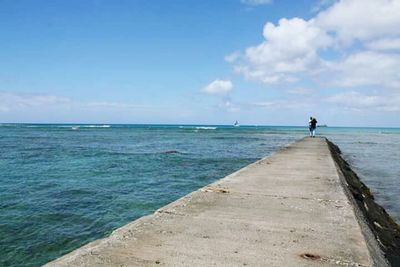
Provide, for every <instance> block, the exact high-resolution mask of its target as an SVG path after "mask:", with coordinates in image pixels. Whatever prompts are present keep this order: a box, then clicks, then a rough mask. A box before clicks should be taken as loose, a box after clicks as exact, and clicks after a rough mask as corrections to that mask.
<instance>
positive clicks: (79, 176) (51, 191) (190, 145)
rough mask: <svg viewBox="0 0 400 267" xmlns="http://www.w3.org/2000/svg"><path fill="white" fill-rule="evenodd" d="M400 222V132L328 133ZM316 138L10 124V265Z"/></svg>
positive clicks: (2, 166)
mask: <svg viewBox="0 0 400 267" xmlns="http://www.w3.org/2000/svg"><path fill="white" fill-rule="evenodd" d="M319 132H320V134H324V135H326V136H327V137H329V138H330V139H332V140H333V141H334V142H336V143H337V144H338V145H339V146H340V147H341V149H342V150H343V152H344V155H345V157H346V158H347V159H348V160H349V161H350V162H351V163H352V164H353V165H354V166H355V168H356V170H357V171H358V173H359V174H360V176H361V177H362V179H363V180H364V181H365V182H366V183H367V184H368V185H369V186H370V187H371V189H372V191H373V192H374V193H375V194H376V195H377V198H378V201H379V202H380V203H382V204H383V205H384V206H385V207H386V208H387V209H388V210H389V211H390V213H391V214H392V215H393V216H394V217H396V219H398V220H399V219H400V204H399V203H400V197H399V195H400V194H398V192H399V187H400V186H399V183H398V178H399V173H400V165H399V163H398V162H399V161H398V159H399V158H400V154H399V153H400V147H399V146H400V129H372V128H330V127H329V128H319ZM305 134H307V129H306V128H301V127H230V126H207V127H200V126H179V125H66V124H63V125H61V124H58V125H51V124H42V125H39V124H32V125H29V124H1V125H0V266H40V265H41V264H43V263H46V262H48V261H50V260H52V259H54V258H57V257H58V256H60V255H62V254H65V253H66V252H68V251H71V250H73V249H75V248H77V247H79V246H80V245H82V244H85V243H87V242H89V241H91V240H94V239H97V238H100V237H103V236H105V235H107V234H109V233H110V232H111V231H112V230H113V229H115V228H117V227H120V226H122V225H124V224H125V223H127V222H129V221H132V220H134V219H136V218H138V217H141V216H143V215H145V214H149V213H151V212H153V211H155V210H156V209H158V208H159V207H161V206H163V205H165V204H167V203H169V202H171V201H173V200H175V199H177V198H179V197H181V196H183V195H185V194H187V193H189V192H191V191H193V190H195V189H197V188H199V187H202V186H204V185H206V184H208V183H210V182H213V181H215V180H216V179H219V178H222V177H224V176H225V175H227V174H229V173H232V172H233V171H235V170H238V169H239V168H241V167H243V166H246V165H247V164H249V163H251V162H254V161H255V160H257V159H259V158H261V157H263V156H266V155H269V154H271V153H272V152H273V151H275V150H277V149H279V148H280V147H282V146H284V145H287V144H288V143H290V142H293V141H295V140H297V139H299V138H301V137H303V136H304V135H305Z"/></svg>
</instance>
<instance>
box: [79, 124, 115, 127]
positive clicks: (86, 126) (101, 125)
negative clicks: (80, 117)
mask: <svg viewBox="0 0 400 267" xmlns="http://www.w3.org/2000/svg"><path fill="white" fill-rule="evenodd" d="M80 127H84V128H110V127H111V125H107V124H105V125H81V126H80Z"/></svg>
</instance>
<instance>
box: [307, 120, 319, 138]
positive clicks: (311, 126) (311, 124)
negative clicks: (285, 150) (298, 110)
mask: <svg viewBox="0 0 400 267" xmlns="http://www.w3.org/2000/svg"><path fill="white" fill-rule="evenodd" d="M308 127H309V129H310V137H315V129H316V128H317V119H316V118H313V117H310V120H309V121H308Z"/></svg>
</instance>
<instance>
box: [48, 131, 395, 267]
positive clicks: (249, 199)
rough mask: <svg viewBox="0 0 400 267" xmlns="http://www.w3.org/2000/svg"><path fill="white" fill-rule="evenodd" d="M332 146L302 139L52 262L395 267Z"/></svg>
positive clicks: (71, 264) (81, 264) (152, 264)
mask: <svg viewBox="0 0 400 267" xmlns="http://www.w3.org/2000/svg"><path fill="white" fill-rule="evenodd" d="M332 146H334V145H333V144H331V143H330V142H329V141H327V140H326V139H325V138H304V139H302V140H299V141H297V142H295V143H293V144H291V145H289V146H288V147H285V148H283V149H281V150H279V151H277V152H276V153H274V154H273V155H271V156H269V157H266V158H264V159H261V160H259V161H257V162H255V163H253V164H250V165H248V166H247V167H245V168H243V169H241V170H239V171H237V172H235V173H233V174H231V175H228V176H227V177H225V178H223V179H221V180H218V181H216V182H214V183H212V184H210V185H208V186H206V187H203V188H201V189H199V190H197V191H194V192H192V193H190V194H188V195H186V196H184V197H182V198H180V199H178V200H177V201H175V202H173V203H171V204H169V205H167V206H164V207H162V208H160V209H159V210H157V211H156V212H155V213H154V214H152V215H148V216H145V217H142V218H140V219H137V220H135V221H133V222H131V223H129V224H127V225H125V226H123V227H121V228H119V229H117V230H115V231H114V232H113V233H112V234H111V235H110V236H109V237H106V238H104V239H99V240H96V241H93V242H91V243H88V244H87V245H85V246H83V247H81V248H79V249H76V250H75V251H72V252H70V253H69V254H66V255H64V256H63V257H61V258H59V259H56V260H54V261H52V262H50V263H48V264H47V265H46V266H387V265H388V264H389V263H388V261H387V259H386V258H385V255H384V254H385V253H384V252H383V251H382V250H381V246H382V244H380V243H379V241H377V239H379V238H376V236H375V232H374V231H373V229H372V230H371V229H370V226H369V225H370V223H369V222H368V220H367V219H366V218H365V217H366V216H365V215H364V214H363V212H362V211H361V210H360V208H358V204H357V200H355V199H354V196H353V195H354V192H353V191H352V190H349V188H348V186H349V185H348V182H347V181H346V179H345V177H344V176H345V174H344V172H342V170H341V166H340V164H339V163H338V159H337V158H336V157H335V156H334V154H335V153H336V154H337V153H339V152H337V151H335V149H332ZM337 157H339V158H340V159H341V157H340V155H337ZM360 194H361V198H363V196H364V195H363V193H360ZM381 224H382V223H381ZM381 224H380V226H382V225H381ZM394 231H395V230H394Z"/></svg>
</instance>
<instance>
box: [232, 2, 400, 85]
mask: <svg viewBox="0 0 400 267" xmlns="http://www.w3.org/2000/svg"><path fill="white" fill-rule="evenodd" d="M319 3H320V4H321V6H325V5H327V4H328V3H332V4H331V6H330V7H328V8H326V9H325V10H324V11H321V12H320V13H318V14H317V15H316V16H315V17H314V18H311V19H309V20H304V19H302V18H291V19H286V18H282V19H280V20H279V22H278V24H277V25H274V24H272V23H271V22H267V23H266V24H265V26H264V31H263V37H264V41H263V42H262V43H260V44H258V45H254V46H250V47H248V48H247V49H245V53H244V54H243V55H241V54H240V53H238V52H235V53H233V54H232V55H230V56H228V57H227V59H231V60H227V61H228V62H231V63H232V64H233V67H234V71H235V72H236V73H239V74H242V75H243V76H244V77H245V78H246V79H248V80H253V81H259V82H262V83H265V84H279V83H295V82H301V81H302V80H304V79H312V80H313V81H314V82H317V83H320V84H324V85H325V86H329V85H330V86H332V85H339V86H342V87H354V86H380V87H381V88H392V89H393V88H398V89H400V75H399V74H398V70H399V69H400V27H399V25H400V1H399V0H341V1H337V2H335V1H320V2H319Z"/></svg>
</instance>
